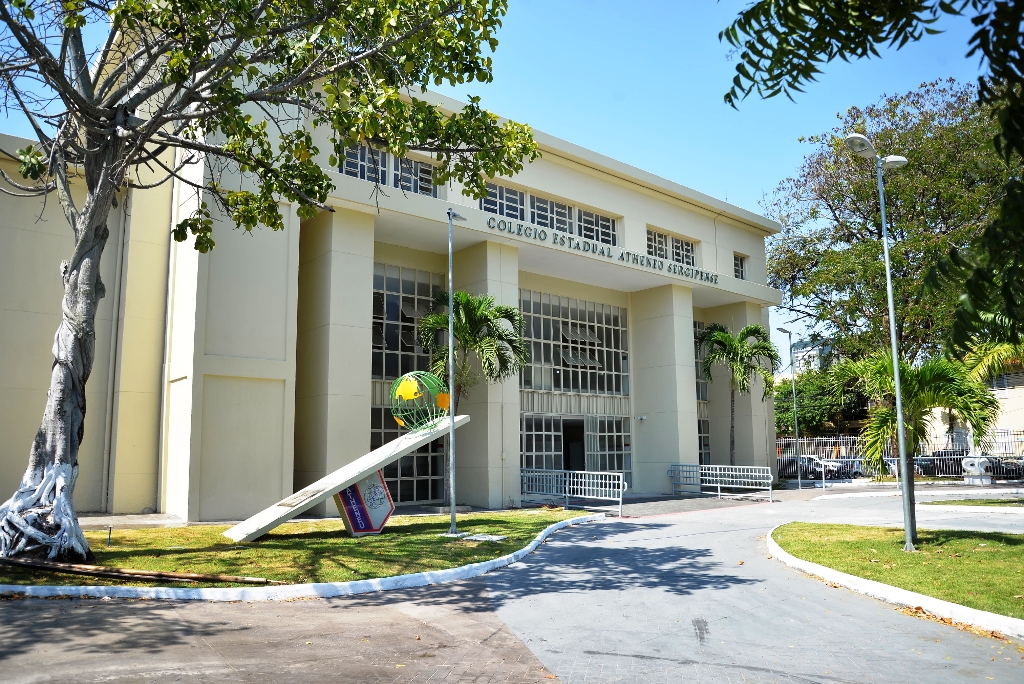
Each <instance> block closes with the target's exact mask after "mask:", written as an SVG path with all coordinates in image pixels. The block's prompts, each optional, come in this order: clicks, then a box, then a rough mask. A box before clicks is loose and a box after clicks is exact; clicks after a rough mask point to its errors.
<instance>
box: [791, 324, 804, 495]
mask: <svg viewBox="0 0 1024 684" xmlns="http://www.w3.org/2000/svg"><path fill="white" fill-rule="evenodd" d="M789 372H790V375H791V376H792V378H791V379H792V381H793V436H794V437H796V488H797V489H803V488H804V483H803V479H801V478H802V476H801V473H800V428H798V427H797V424H796V364H795V363H793V333H789Z"/></svg>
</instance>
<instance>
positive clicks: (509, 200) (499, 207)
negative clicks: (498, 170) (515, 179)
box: [480, 183, 526, 221]
mask: <svg viewBox="0 0 1024 684" xmlns="http://www.w3.org/2000/svg"><path fill="white" fill-rule="evenodd" d="M480 208H481V209H483V210H484V211H487V212H490V213H492V214H497V215H498V216H507V217H509V218H514V219H518V220H520V221H525V220H526V193H525V192H523V191H522V190H513V189H512V188H506V187H505V186H504V185H497V184H495V183H488V184H487V197H485V198H483V199H482V200H480Z"/></svg>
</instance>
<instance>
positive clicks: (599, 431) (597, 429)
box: [586, 416, 633, 487]
mask: <svg viewBox="0 0 1024 684" xmlns="http://www.w3.org/2000/svg"><path fill="white" fill-rule="evenodd" d="M586 423H587V470H595V471H604V472H608V471H611V472H621V473H624V474H625V476H626V477H625V479H626V484H627V485H629V486H630V487H632V486H633V476H632V472H631V471H632V470H633V451H632V440H631V439H630V430H629V427H630V426H629V423H630V420H629V416H587V417H586Z"/></svg>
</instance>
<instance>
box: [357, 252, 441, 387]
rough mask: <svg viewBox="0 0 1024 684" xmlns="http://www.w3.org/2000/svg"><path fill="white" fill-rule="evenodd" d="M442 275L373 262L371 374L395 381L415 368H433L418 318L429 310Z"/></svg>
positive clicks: (439, 288) (438, 289)
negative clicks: (421, 337)
mask: <svg viewBox="0 0 1024 684" xmlns="http://www.w3.org/2000/svg"><path fill="white" fill-rule="evenodd" d="M442 278H443V276H442V275H441V274H440V273H428V272H426V271H417V270H415V269H411V268H399V267H398V266H390V265H385V264H374V265H373V321H372V326H373V327H372V352H371V354H372V356H371V368H370V375H371V377H372V378H374V379H377V380H394V379H395V378H397V377H398V376H400V375H404V374H406V373H410V372H412V371H414V370H430V356H429V355H427V353H426V352H425V351H424V349H423V347H421V346H420V340H419V336H418V335H417V334H416V321H417V320H418V319H419V317H420V316H422V315H423V314H424V313H425V312H426V311H428V310H429V309H430V305H431V302H432V300H433V293H434V292H438V291H440V290H441V289H443V288H442V282H443V280H442Z"/></svg>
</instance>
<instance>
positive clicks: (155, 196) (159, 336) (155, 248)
mask: <svg viewBox="0 0 1024 684" xmlns="http://www.w3.org/2000/svg"><path fill="white" fill-rule="evenodd" d="M150 175H153V178H148V177H143V178H141V179H140V180H142V181H143V182H146V181H148V180H153V181H155V180H157V178H156V177H155V174H150ZM172 190H173V186H172V185H171V184H170V183H167V184H165V185H162V186H159V187H157V188H153V189H150V190H144V191H136V192H133V193H132V195H131V197H130V198H129V200H128V208H127V212H128V221H127V224H126V226H125V230H124V234H123V238H122V240H121V274H120V287H119V288H118V292H117V297H118V302H117V307H118V311H119V315H118V320H117V325H116V330H117V353H116V355H115V366H114V377H113V382H112V383H111V386H112V387H113V405H112V408H113V413H112V416H111V427H110V431H111V438H110V440H109V443H110V455H109V466H108V482H107V496H106V502H105V509H106V510H108V511H112V512H114V513H139V512H151V511H154V510H156V508H157V505H158V502H157V490H158V484H159V483H158V478H159V472H160V468H159V466H160V463H159V454H160V398H161V385H162V383H161V375H162V370H163V352H164V331H165V327H164V326H165V324H166V319H167V306H166V305H167V266H168V256H169V251H170V243H171V200H172Z"/></svg>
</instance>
